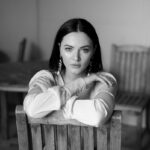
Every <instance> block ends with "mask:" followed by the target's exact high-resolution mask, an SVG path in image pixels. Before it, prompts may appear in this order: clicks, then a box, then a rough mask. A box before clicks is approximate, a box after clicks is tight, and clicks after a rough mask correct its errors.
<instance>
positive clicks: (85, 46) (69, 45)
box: [64, 44, 91, 48]
mask: <svg viewBox="0 0 150 150" xmlns="http://www.w3.org/2000/svg"><path fill="white" fill-rule="evenodd" d="M64 46H69V47H73V46H71V45H68V44H65V45H64ZM84 47H91V45H84V46H81V48H84Z"/></svg>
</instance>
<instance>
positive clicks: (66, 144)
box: [15, 105, 121, 150]
mask: <svg viewBox="0 0 150 150" xmlns="http://www.w3.org/2000/svg"><path fill="white" fill-rule="evenodd" d="M15 113H16V124H17V133H18V143H19V150H121V112H120V111H114V113H113V115H112V117H111V119H110V121H109V122H108V123H107V124H105V125H103V126H101V127H98V128H96V127H92V126H87V125H85V124H82V123H80V122H78V121H76V120H65V119H64V118H63V116H62V113H61V111H57V112H54V113H53V114H51V115H50V116H48V117H46V118H43V119H33V118H28V117H27V116H26V114H25V112H24V110H23V108H22V106H21V105H20V106H19V105H18V106H17V107H16V112H15Z"/></svg>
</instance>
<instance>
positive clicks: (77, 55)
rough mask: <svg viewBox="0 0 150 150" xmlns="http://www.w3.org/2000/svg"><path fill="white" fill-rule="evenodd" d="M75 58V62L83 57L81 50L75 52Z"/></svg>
mask: <svg viewBox="0 0 150 150" xmlns="http://www.w3.org/2000/svg"><path fill="white" fill-rule="evenodd" d="M73 58H74V60H75V61H80V59H81V57H80V51H79V50H76V51H75V52H74V56H73Z"/></svg>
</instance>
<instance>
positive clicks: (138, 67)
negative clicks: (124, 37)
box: [111, 45, 150, 94]
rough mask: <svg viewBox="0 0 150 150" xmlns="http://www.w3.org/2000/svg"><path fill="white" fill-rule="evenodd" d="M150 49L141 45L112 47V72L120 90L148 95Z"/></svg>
mask: <svg viewBox="0 0 150 150" xmlns="http://www.w3.org/2000/svg"><path fill="white" fill-rule="evenodd" d="M149 64H150V48H149V47H145V46H140V45H112V62H111V72H112V73H113V74H114V75H115V76H116V78H117V80H118V84H119V90H121V91H126V92H132V93H141V94H143V93H147V92H148V91H149V90H148V89H149V87H148V86H149V84H148V82H149V75H150V68H149Z"/></svg>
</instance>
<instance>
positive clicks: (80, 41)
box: [61, 32, 92, 46]
mask: <svg viewBox="0 0 150 150" xmlns="http://www.w3.org/2000/svg"><path fill="white" fill-rule="evenodd" d="M61 44H62V45H65V44H68V45H81V46H83V45H91V44H92V41H91V39H90V38H89V36H88V35H87V34H85V33H84V32H71V33H69V34H67V35H65V36H64V37H63V39H62V42H61Z"/></svg>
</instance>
